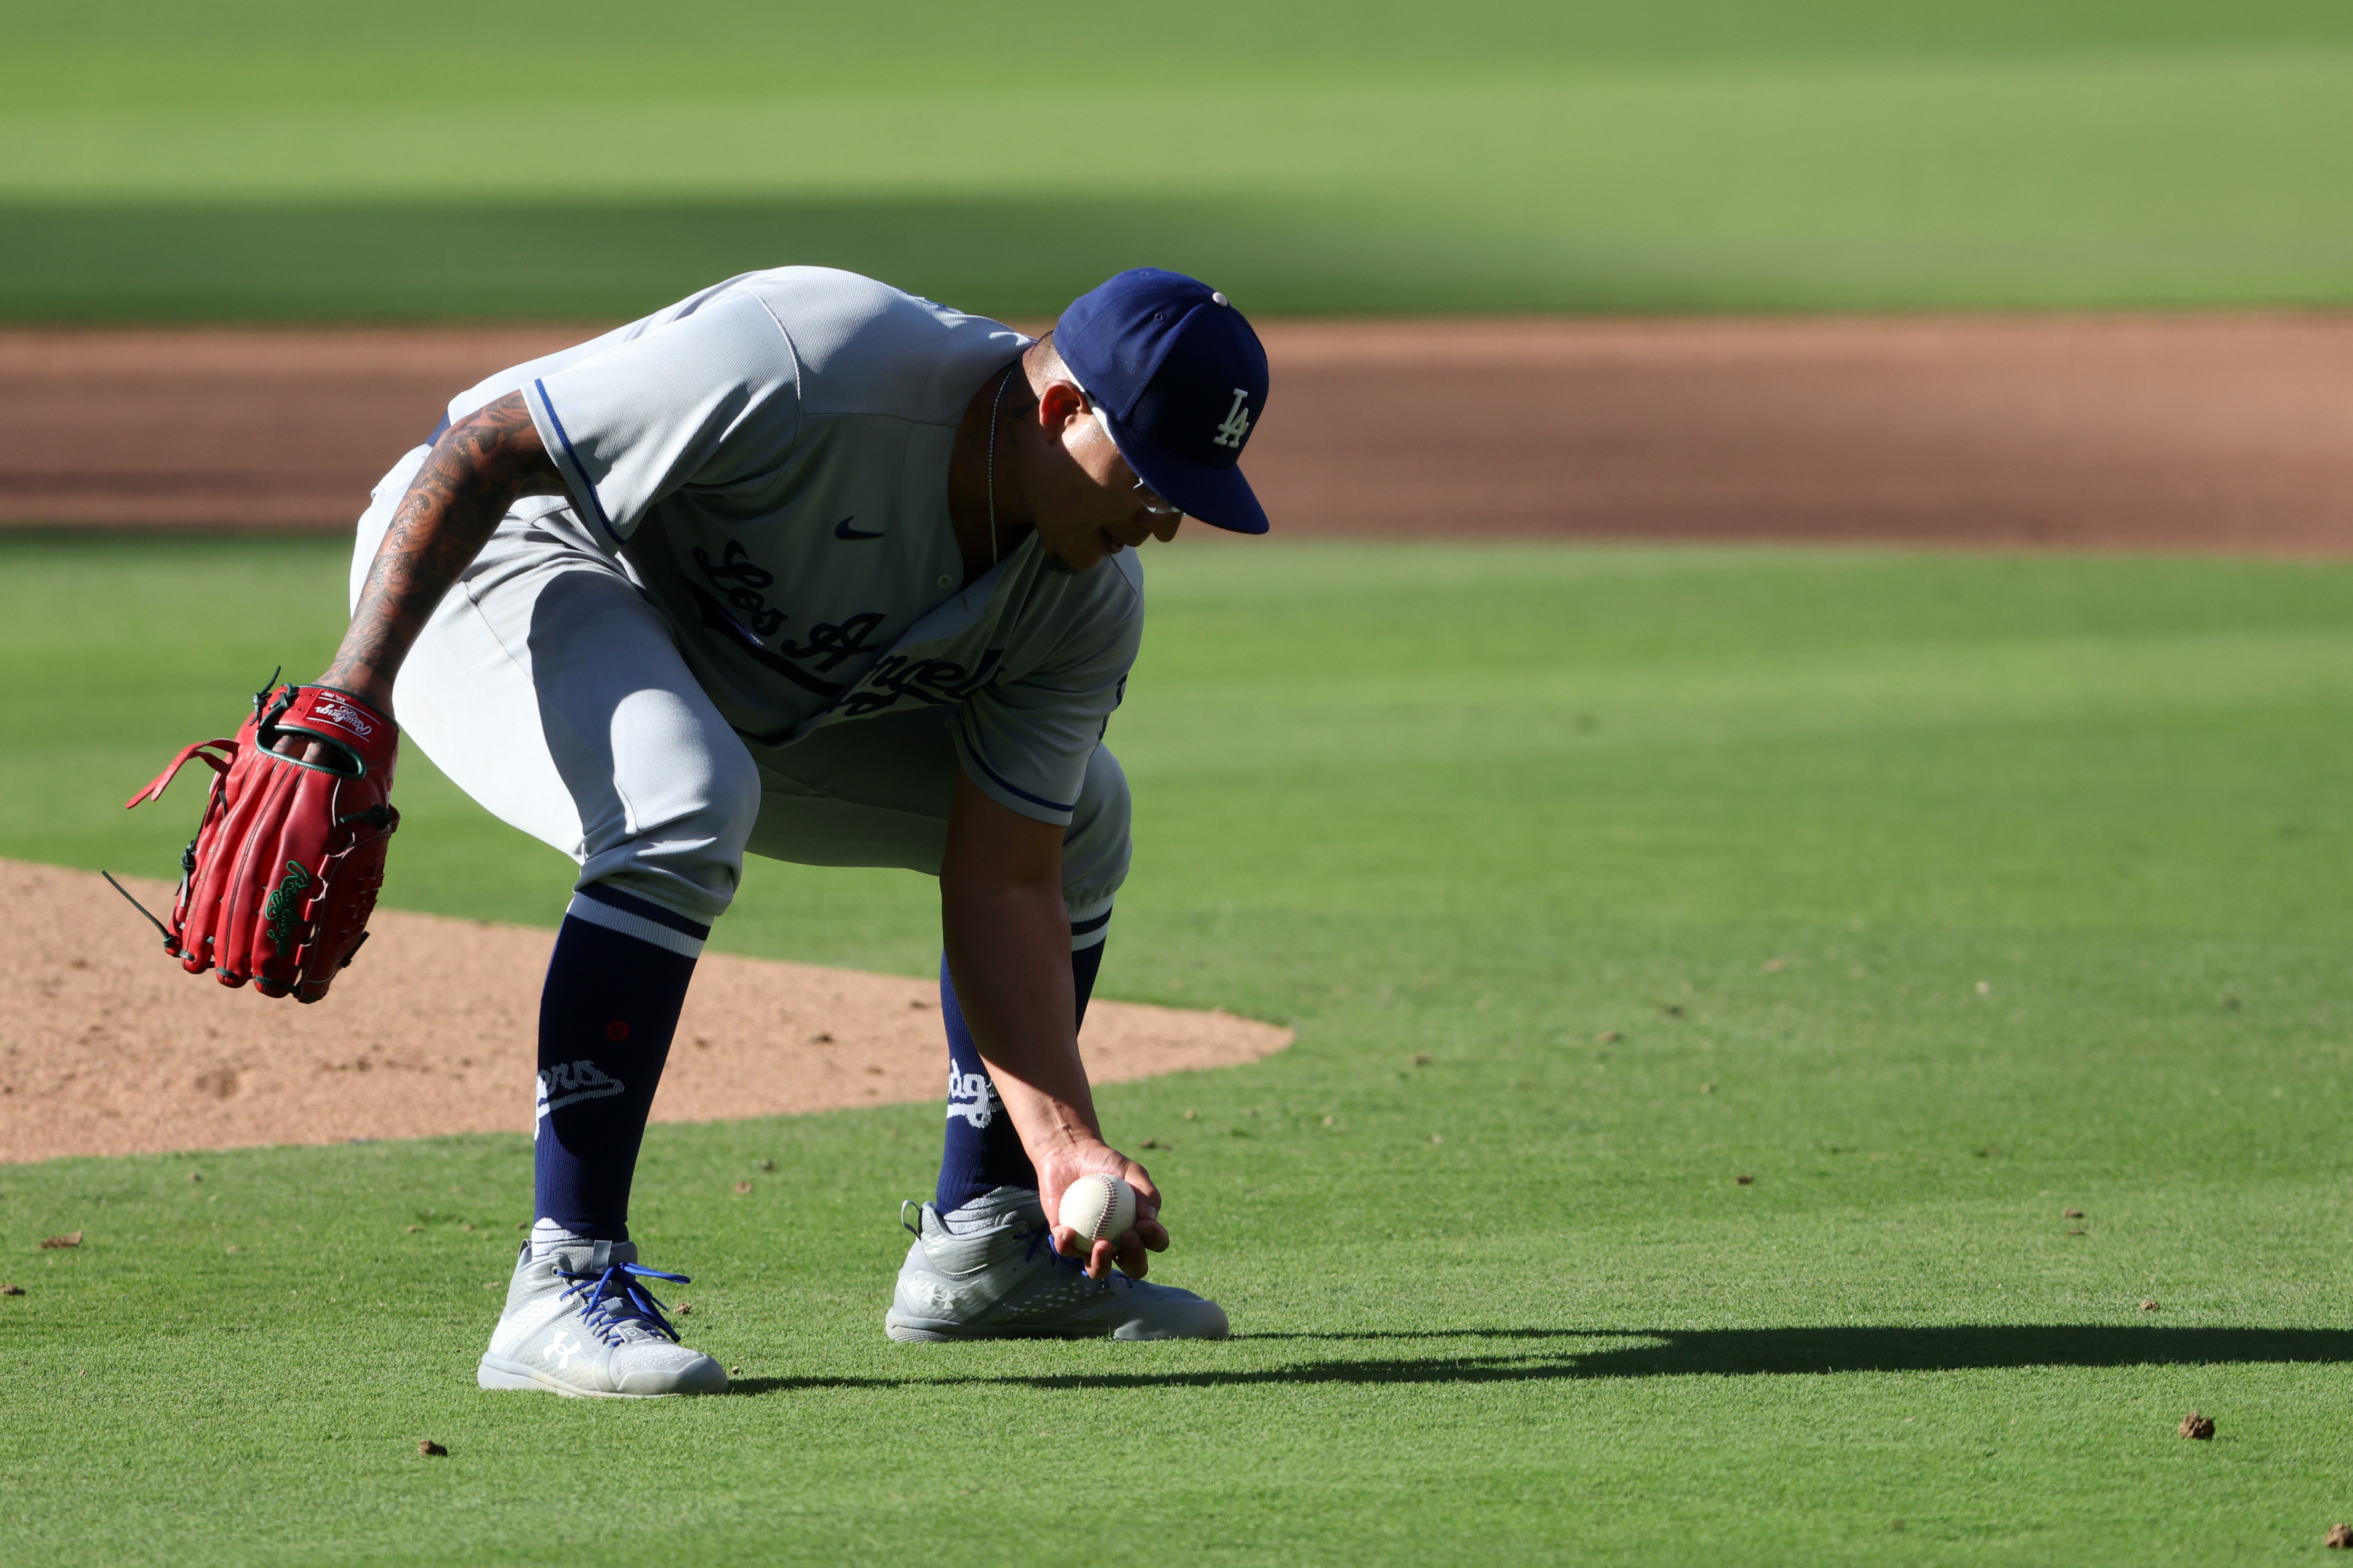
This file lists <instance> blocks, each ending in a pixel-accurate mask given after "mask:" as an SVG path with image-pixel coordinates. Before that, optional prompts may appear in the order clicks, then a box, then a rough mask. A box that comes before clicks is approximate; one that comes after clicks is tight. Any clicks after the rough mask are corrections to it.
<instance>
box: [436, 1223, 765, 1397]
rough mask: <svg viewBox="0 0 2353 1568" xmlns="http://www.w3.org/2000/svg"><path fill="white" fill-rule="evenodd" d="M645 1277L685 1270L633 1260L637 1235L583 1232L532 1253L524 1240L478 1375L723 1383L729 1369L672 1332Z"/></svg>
mask: <svg viewBox="0 0 2353 1568" xmlns="http://www.w3.org/2000/svg"><path fill="white" fill-rule="evenodd" d="M644 1279H670V1280H675V1281H676V1282H677V1283H679V1284H681V1285H683V1284H685V1283H687V1278H686V1276H685V1275H683V1274H664V1273H662V1272H661V1271H660V1270H659V1269H654V1268H638V1247H637V1244H636V1243H635V1242H630V1241H584V1242H581V1243H580V1244H578V1245H577V1246H574V1247H558V1248H557V1249H556V1250H555V1251H554V1252H551V1253H549V1254H548V1255H547V1256H546V1257H544V1258H540V1259H538V1260H537V1261H536V1262H534V1261H533V1258H532V1256H531V1244H530V1243H529V1242H525V1243H524V1244H523V1248H522V1258H520V1259H518V1260H517V1261H516V1263H515V1271H514V1279H513V1281H512V1283H511V1284H509V1285H508V1286H507V1307H506V1310H505V1311H503V1312H501V1314H499V1326H498V1327H497V1328H496V1329H494V1330H492V1331H491V1348H490V1349H489V1350H487V1351H485V1352H482V1364H481V1367H480V1370H479V1371H478V1372H477V1373H475V1379H474V1380H475V1381H476V1382H477V1383H479V1384H481V1385H482V1386H483V1387H484V1388H541V1389H545V1390H547V1391H548V1392H549V1393H551V1394H564V1395H565V1396H566V1397H568V1398H574V1399H658V1398H659V1397H660V1396H662V1395H663V1394H724V1393H726V1392H727V1373H726V1370H725V1369H724V1368H723V1367H722V1366H721V1365H720V1364H719V1363H717V1362H715V1361H713V1360H712V1359H711V1358H710V1357H709V1356H707V1355H704V1354H703V1353H702V1352H701V1351H691V1350H689V1349H687V1348H686V1347H685V1346H684V1345H682V1344H680V1343H679V1342H678V1331H677V1330H676V1329H674V1328H672V1327H670V1320H669V1319H667V1318H665V1317H663V1316H662V1311H661V1303H660V1302H659V1301H657V1300H654V1299H653V1296H652V1295H651V1294H650V1293H649V1291H647V1289H645V1288H644V1286H642V1285H641V1284H639V1283H638V1282H639V1281H640V1280H644Z"/></svg>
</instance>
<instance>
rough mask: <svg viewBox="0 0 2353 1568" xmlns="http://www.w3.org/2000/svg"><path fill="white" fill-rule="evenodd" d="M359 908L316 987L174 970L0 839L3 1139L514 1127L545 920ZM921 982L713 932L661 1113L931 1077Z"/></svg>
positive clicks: (924, 1096) (1254, 1048)
mask: <svg viewBox="0 0 2353 1568" xmlns="http://www.w3.org/2000/svg"><path fill="white" fill-rule="evenodd" d="M122 881H123V883H124V885H125V886H127V887H128V888H129V889H131V891H132V893H134V894H136V895H137V896H138V897H139V898H141V899H142V900H145V901H146V902H147V904H148V906H149V907H150V908H162V907H164V906H165V905H168V904H169V902H170V901H171V889H170V886H169V885H168V884H166V883H164V882H158V881H153V880H148V879H140V878H129V877H126V878H123V879H122ZM369 929H370V931H371V933H372V934H371V936H370V939H369V942H368V945H367V949H366V951H365V952H362V953H361V954H360V956H359V961H358V962H357V963H354V964H353V966H352V967H351V969H350V970H349V971H347V972H346V973H344V974H343V976H342V978H340V979H339V980H337V981H336V983H335V988H334V990H333V991H332V993H331V994H329V995H328V996H327V999H326V1000H325V1001H323V1002H321V1003H319V1004H318V1005H316V1006H311V1007H303V1006H299V1005H294V1004H292V1003H280V1002H273V1001H270V1000H269V999H268V998H265V997H261V996H258V995H256V994H253V992H252V991H251V990H250V989H247V990H237V991H232V990H230V989H228V988H227V987H226V986H223V985H221V984H218V983H216V981H215V980H214V979H213V978H212V977H211V976H209V975H193V974H188V973H184V972H183V971H182V970H181V969H180V967H179V965H178V964H177V963H174V961H173V960H172V959H170V958H168V957H166V956H165V955H164V952H162V951H161V946H160V944H159V943H158V942H156V940H155V935H154V932H153V931H152V930H150V929H148V928H147V927H146V926H144V925H143V924H142V922H140V921H139V919H138V917H137V916H135V915H133V914H132V913H131V912H130V911H129V910H126V909H124V908H123V906H122V900H121V898H119V897H118V896H117V895H116V894H115V892H114V890H113V889H111V888H109V887H108V886H107V885H106V883H105V882H104V881H103V880H101V879H100V878H99V877H98V875H97V874H96V873H94V872H88V871H75V870H68V869H65V868H59V867H55V866H35V865H27V864H26V863H25V862H22V861H15V860H0V1001H5V1011H0V1020H5V1022H0V1089H5V1091H6V1092H5V1093H0V1163H8V1162H11V1161H26V1160H49V1159H56V1158H58V1157H60V1156H63V1155H70V1154H132V1153H163V1152H171V1151H175V1150H194V1149H229V1148H238V1147H245V1146H249V1145H254V1144H264V1143H342V1142H349V1141H351V1140H353V1139H377V1138H431V1137H440V1136H444V1135H447V1134H449V1133H457V1132H505V1131H512V1132H528V1131H530V1130H531V1125H532V1109H533V1092H532V1091H533V1080H534V1076H535V1070H536V1058H537V1044H536V1027H535V1019H536V1017H537V1016H538V1006H539V991H540V984H541V981H542V980H543V977H544V976H545V974H546V971H547V955H548V951H549V948H550V947H551V946H552V945H553V943H554V932H552V931H541V930H536V929H533V928H529V927H523V926H501V925H488V924H482V923H480V922H477V921H454V920H444V919H441V918H438V917H436V916H432V915H419V914H410V913H406V912H403V911H400V910H377V912H376V915H375V919H374V921H371V922H370V928H369ZM77 958H87V959H88V961H89V967H88V968H86V969H81V970H72V969H71V967H70V966H71V964H72V962H73V961H74V960H75V959H77ZM934 987H935V983H934V982H932V981H928V980H916V979H909V978H902V977H901V976H898V975H890V974H863V973H856V972H854V971H849V970H841V969H821V968H818V967H816V966H814V965H810V964H800V963H774V962H770V961H767V960H762V959H752V958H739V957H736V956H734V955H733V954H727V953H706V954H704V955H703V957H702V961H701V963H699V965H698V966H697V968H696V971H695V979H694V989H693V991H692V993H691V994H690V995H689V996H688V998H687V1003H686V1013H685V1016H684V1017H683V1018H682V1019H681V1025H680V1028H679V1037H680V1038H681V1039H682V1040H691V1039H694V1038H696V1037H702V1038H705V1039H708V1040H710V1041H711V1042H712V1043H711V1045H710V1046H709V1047H707V1048H704V1049H694V1048H691V1047H690V1048H688V1049H685V1050H679V1051H673V1052H672V1053H671V1054H670V1063H669V1065H668V1067H667V1068H665V1069H664V1071H663V1073H662V1079H661V1088H660V1089H659V1092H658V1093H657V1094H656V1096H655V1098H654V1106H653V1120H655V1121H741V1120H744V1119H747V1118H750V1117H755V1116H777V1115H786V1114H790V1113H794V1112H798V1111H810V1110H844V1109H848V1108H849V1107H853V1106H866V1105H878V1104H887V1103H892V1102H897V1101H907V1100H935V1099H937V1097H938V1095H939V1093H940V1087H939V1082H940V1075H941V1073H942V1072H943V1071H944V1070H945V1067H946V1061H947V1047H946V1042H945V1040H944V1038H943V1037H942V1036H941V1034H940V1024H939V1016H938V1012H937V1010H936V1009H935V1008H929V1007H923V1008H919V1007H913V1006H911V1005H909V1004H910V1003H911V1002H915V1001H924V1002H928V1000H929V999H930V997H931V995H932V994H934ZM812 1036H814V1037H815V1039H814V1040H812V1039H811V1037H812ZM1290 1043H1291V1031H1290V1030H1288V1029H1282V1028H1278V1027H1276V1026H1273V1025H1271V1024H1261V1023H1259V1022H1256V1021H1255V1020H1252V1019H1249V1018H1238V1017H1235V1016H1233V1015H1232V1014H1230V1013H1197V1012H1188V1011H1184V1010H1180V1009H1177V1008H1174V1007H1153V1006H1146V1005H1142V1004H1139V1003H1132V1002H1113V1001H1101V1000H1099V1001H1097V1002H1095V1003H1093V1004H1092V1005H1090V1006H1089V1007H1088V1009H1087V1026H1086V1031H1085V1033H1084V1034H1083V1035H1082V1037H1081V1038H1080V1045H1081V1047H1082V1050H1083V1051H1084V1052H1085V1055H1086V1062H1087V1070H1088V1074H1089V1076H1090V1077H1091V1078H1092V1079H1093V1080H1094V1081H1095V1082H1096V1083H1118V1082H1122V1081H1124V1080H1127V1079H1139V1078H1147V1077H1151V1076H1154V1075H1155V1074H1159V1073H1171V1072H1187V1071H1192V1070H1196V1069H1198V1068H1214V1067H1231V1066H1235V1065H1238V1064H1240V1063H1242V1062H1249V1061H1256V1060H1257V1059H1259V1058H1261V1057H1264V1056H1267V1055H1270V1054H1271V1053H1272V1052H1275V1051H1279V1050H1281V1049H1282V1048H1283V1047H1285V1046H1287V1045H1289V1044H1290ZM361 1073H365V1074H366V1075H367V1077H366V1079H365V1083H366V1086H367V1089H366V1092H365V1093H364V1094H362V1093H358V1092H355V1091H354V1085H355V1082H356V1081H358V1080H357V1078H356V1075H358V1074H361ZM224 1084H227V1086H228V1087H227V1092H225V1093H224V1092H222V1089H221V1086H222V1085H224Z"/></svg>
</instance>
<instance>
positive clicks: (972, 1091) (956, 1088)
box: [948, 1067, 997, 1127]
mask: <svg viewBox="0 0 2353 1568" xmlns="http://www.w3.org/2000/svg"><path fill="white" fill-rule="evenodd" d="M959 1116H961V1117H963V1118H964V1119H965V1121H968V1122H970V1123H971V1124H972V1125H973V1126H975V1127H986V1126H987V1125H988V1124H989V1123H990V1122H992V1121H996V1120H997V1086H996V1085H995V1084H993V1083H991V1082H989V1081H988V1075H987V1073H985V1072H958V1071H956V1069H955V1068H953V1067H951V1068H948V1120H949V1121H955V1119H956V1118H957V1117H959Z"/></svg>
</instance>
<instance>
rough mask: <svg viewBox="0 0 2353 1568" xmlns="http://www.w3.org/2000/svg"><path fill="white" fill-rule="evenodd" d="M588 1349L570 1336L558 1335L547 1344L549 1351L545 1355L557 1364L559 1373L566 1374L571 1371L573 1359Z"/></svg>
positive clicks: (556, 1367)
mask: <svg viewBox="0 0 2353 1568" xmlns="http://www.w3.org/2000/svg"><path fill="white" fill-rule="evenodd" d="M586 1348H587V1347H586V1346H585V1345H583V1344H581V1343H580V1342H579V1341H577V1340H575V1339H574V1338H572V1337H571V1335H569V1334H558V1335H556V1336H555V1337H554V1339H552V1340H550V1341H548V1342H547V1349H546V1351H545V1352H543V1354H545V1355H546V1357H547V1359H548V1360H549V1361H551V1362H553V1363H554V1364H555V1369H556V1370H557V1371H558V1372H565V1371H569V1370H570V1369H571V1366H572V1358H573V1357H574V1356H576V1355H578V1354H579V1353H580V1352H582V1351H583V1350H585V1349H586Z"/></svg>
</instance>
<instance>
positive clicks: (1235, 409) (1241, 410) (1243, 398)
mask: <svg viewBox="0 0 2353 1568" xmlns="http://www.w3.org/2000/svg"><path fill="white" fill-rule="evenodd" d="M1249 402H1250V394H1249V393H1248V392H1246V391H1244V390H1243V389H1242V388H1240V387H1239V386H1237V387H1235V388H1234V405H1233V406H1232V407H1231V408H1229V409H1227V410H1226V422H1225V423H1224V424H1223V425H1220V426H1218V433H1217V434H1216V435H1215V436H1212V437H1209V445H1211V446H1212V447H1232V448H1233V449H1234V450H1235V451H1237V452H1239V451H1240V450H1241V449H1242V442H1243V440H1244V439H1245V438H1247V437H1249V435H1250V409H1249V408H1248V407H1247V406H1245V405H1247V404H1248V403H1249Z"/></svg>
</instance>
